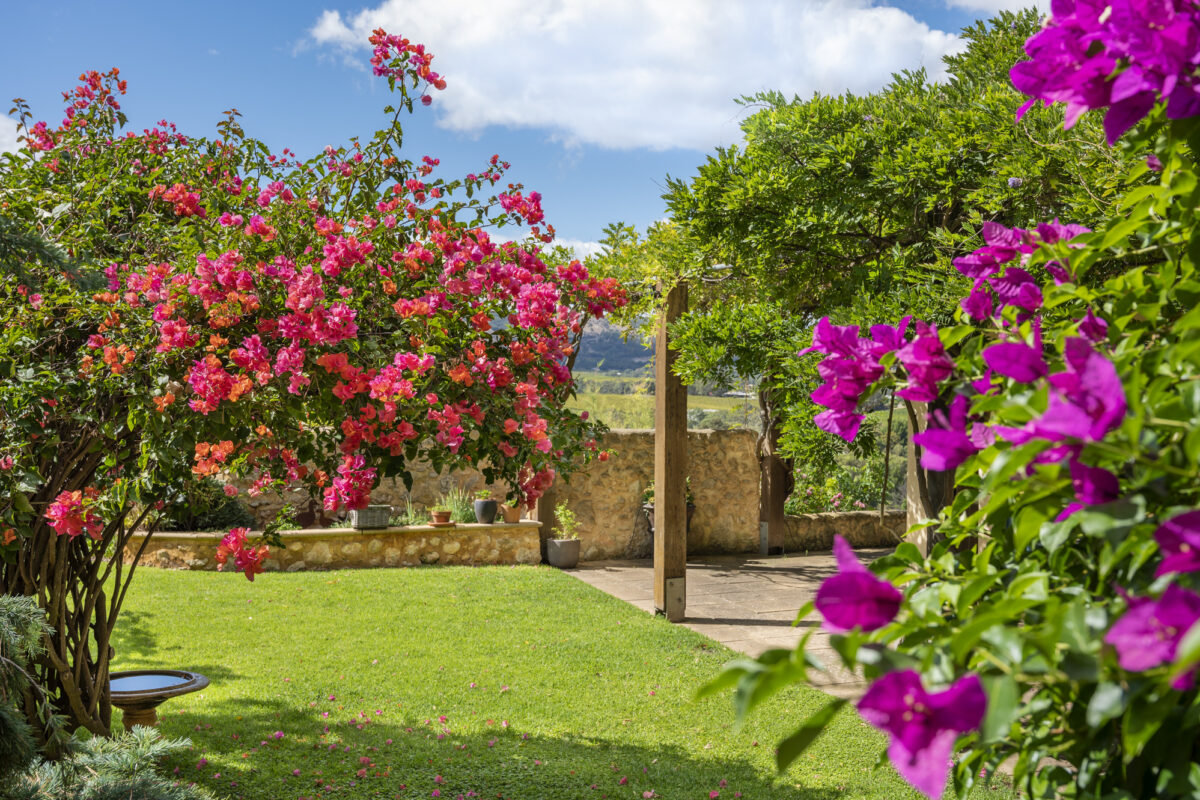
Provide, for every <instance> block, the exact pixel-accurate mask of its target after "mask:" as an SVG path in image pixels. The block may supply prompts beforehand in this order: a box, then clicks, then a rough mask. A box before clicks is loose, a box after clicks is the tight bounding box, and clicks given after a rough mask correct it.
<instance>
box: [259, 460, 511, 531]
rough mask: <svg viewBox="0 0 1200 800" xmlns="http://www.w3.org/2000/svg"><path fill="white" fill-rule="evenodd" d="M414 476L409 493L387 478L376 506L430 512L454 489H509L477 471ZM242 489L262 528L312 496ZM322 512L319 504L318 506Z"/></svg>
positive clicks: (427, 470)
mask: <svg viewBox="0 0 1200 800" xmlns="http://www.w3.org/2000/svg"><path fill="white" fill-rule="evenodd" d="M411 471H412V476H413V487H412V491H411V492H409V491H406V490H405V488H404V482H403V481H401V480H400V479H399V478H384V479H383V480H382V481H381V482H380V483H379V485H378V486H376V487H375V488H374V490H372V492H371V503H372V505H388V506H391V507H392V508H393V509H395V510H396V512H400V511H403V510H404V508H405V506H406V504H407V503H410V502H411V503H412V504H413V506H414V507H415V508H416V509H417V510H418V511H421V512H427V511H429V510H430V509H431V508H433V507H434V506H435V505H437V501H438V498H440V497H442V496H443V495H444V494H446V493H447V492H449V491H450V490H451V489H461V490H463V491H466V492H468V493H470V494H472V495H473V494H475V492H477V491H480V490H484V489H486V490H489V491H491V492H492V494H493V496H494V497H495V498H496V499H502V498H503V497H504V495H505V494H506V493H507V492H508V487H506V486H504V485H502V484H494V485H493V484H489V483H488V482H487V481H486V480H484V477H483V475H482V474H480V473H479V472H477V471H476V470H473V469H471V470H455V471H452V472H444V473H440V474H439V473H438V472H435V471H434V469H433V467H431V466H429V464H426V463H423V462H422V463H414V464H412V465H411ZM235 483H236V484H237V485H238V486H239V487H240V488H241V489H242V490H243V492H242V495H241V497H242V502H244V503H245V504H246V506H247V507H248V508H249V510H250V513H251V514H253V515H254V518H255V519H256V520H257V521H258V525H259V527H261V526H263V525H265V524H266V523H268V522H270V521H271V520H273V519H274V518H275V515H276V514H277V513H278V512H279V510H280V509H281V508H283V506H284V505H287V504H291V505H292V506H294V507H296V508H297V509H298V510H299V511H305V510H306V509H307V508H308V495H307V494H306V493H304V492H303V491H296V492H290V493H288V494H286V495H282V496H281V495H278V494H262V495H259V496H258V497H249V496H248V495H247V494H246V493H245V491H244V490H245V488H246V487H247V486H248V485H249V482H248V481H236V482H235ZM317 510H318V511H319V510H320V508H319V504H317Z"/></svg>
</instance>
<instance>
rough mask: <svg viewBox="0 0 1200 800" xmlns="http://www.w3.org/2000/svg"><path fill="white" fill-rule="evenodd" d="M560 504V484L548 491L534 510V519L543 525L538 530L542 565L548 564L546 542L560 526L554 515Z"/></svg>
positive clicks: (556, 483) (553, 485) (552, 486)
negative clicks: (555, 508) (557, 505)
mask: <svg viewBox="0 0 1200 800" xmlns="http://www.w3.org/2000/svg"><path fill="white" fill-rule="evenodd" d="M557 502H558V482H557V481H555V482H554V484H552V485H551V486H550V488H549V489H547V490H546V493H545V494H543V495H542V496H541V497H539V498H538V500H537V508H536V509H535V510H534V511H535V513H534V519H536V520H537V521H538V522H540V523H542V527H541V528H540V529H539V530H538V539H540V544H541V551H542V563H543V564H545V563H546V560H547V559H546V540H547V539H549V538H551V536H553V535H554V528H555V527H556V526H557V525H558V518H557V517H556V516H555V514H554V506H555V504H556V503H557Z"/></svg>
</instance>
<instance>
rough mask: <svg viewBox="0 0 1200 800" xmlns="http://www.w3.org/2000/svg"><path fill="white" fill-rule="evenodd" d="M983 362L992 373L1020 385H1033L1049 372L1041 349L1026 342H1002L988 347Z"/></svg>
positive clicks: (984, 352)
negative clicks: (1010, 379)
mask: <svg viewBox="0 0 1200 800" xmlns="http://www.w3.org/2000/svg"><path fill="white" fill-rule="evenodd" d="M983 362H984V363H985V364H987V366H988V369H990V370H992V372H995V373H996V374H997V375H1003V376H1004V377H1006V378H1012V379H1013V380H1014V381H1017V382H1018V383H1032V382H1033V381H1036V380H1037V379H1038V378H1041V377H1044V376H1045V375H1046V372H1047V368H1046V361H1045V359H1043V358H1042V351H1041V349H1040V348H1036V347H1032V346H1030V345H1027V344H1025V343H1024V342H1001V343H1000V344H994V345H992V346H991V347H987V348H985V349H984V351H983Z"/></svg>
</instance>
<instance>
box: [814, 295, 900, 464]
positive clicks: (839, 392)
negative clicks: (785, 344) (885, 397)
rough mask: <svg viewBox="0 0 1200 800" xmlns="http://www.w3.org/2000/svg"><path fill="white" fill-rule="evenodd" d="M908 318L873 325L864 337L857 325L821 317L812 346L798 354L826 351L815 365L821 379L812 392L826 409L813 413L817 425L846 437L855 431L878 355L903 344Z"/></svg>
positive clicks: (880, 372) (877, 369) (880, 370)
mask: <svg viewBox="0 0 1200 800" xmlns="http://www.w3.org/2000/svg"><path fill="white" fill-rule="evenodd" d="M910 319H911V317H905V318H904V319H902V320H901V321H900V324H899V325H897V326H896V327H892V326H891V325H875V326H873V327H872V328H871V338H870V339H864V338H860V337H859V335H858V326H857V325H833V324H831V323H830V322H829V318H828V317H822V318H821V320H820V321H819V322H818V323H817V325H816V327H815V328H814V329H813V343H812V346H811V347H807V348H805V349H804V350H801V351H800V352H799V353H798V354H797V355H805V354H807V353H814V352H816V353H824V354H825V358H824V359H823V360H822V361H821V363H820V364H818V365H817V374H818V375H820V377H821V380H822V381H823V382H822V384H821V385H820V386H819V387H817V389H816V390H815V391H814V392H813V393H812V395H811V397H812V400H813V402H814V403H816V404H817V405H819V406H824V407H825V408H826V409H828V410H826V411H822V412H821V413H819V414H817V415H816V416H815V417H813V422H814V423H815V424H816V426H817V427H818V428H820V429H821V430H823V431H825V432H827V433H833V434H836V435H837V436H840V437H842V438H843V439H845V440H846V441H851V440H853V439H854V437H855V436H857V435H858V428H859V425H860V424H861V423H862V420H863V415H862V414H860V413H858V402H859V400H860V399H861V398H862V396H863V395H864V394H865V393H866V391H867V389H869V388H870V386H871V384H873V383H875V381H877V380H879V378H880V377H881V376H882V375H883V366H882V365H880V363H879V359H880V358H882V357H883V356H884V355H885V354H886V353H890V352H892V351H893V350H896V349H897V348H900V347H903V346H904V343H905V339H904V331H905V330H906V329H907V328H908V323H909V320H910Z"/></svg>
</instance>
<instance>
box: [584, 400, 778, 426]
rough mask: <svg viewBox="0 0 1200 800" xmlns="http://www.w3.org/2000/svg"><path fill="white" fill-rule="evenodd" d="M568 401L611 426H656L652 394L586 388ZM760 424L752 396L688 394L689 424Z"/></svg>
mask: <svg viewBox="0 0 1200 800" xmlns="http://www.w3.org/2000/svg"><path fill="white" fill-rule="evenodd" d="M567 405H568V406H570V407H571V408H573V409H575V410H577V411H586V412H588V413H589V414H591V415H593V416H595V417H596V418H598V419H599V420H600V421H601V422H603V423H604V424H606V425H608V427H610V428H653V427H654V396H653V395H646V394H597V393H594V392H587V393H582V394H578V395H576V396H575V397H574V398H572V399H571V400H570V402H568V403H567ZM757 424H758V407H757V406H756V405H755V404H754V401H753V400H749V399H747V398H744V397H703V396H699V395H688V427H689V428H716V427H720V428H754V427H756V426H757Z"/></svg>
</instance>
